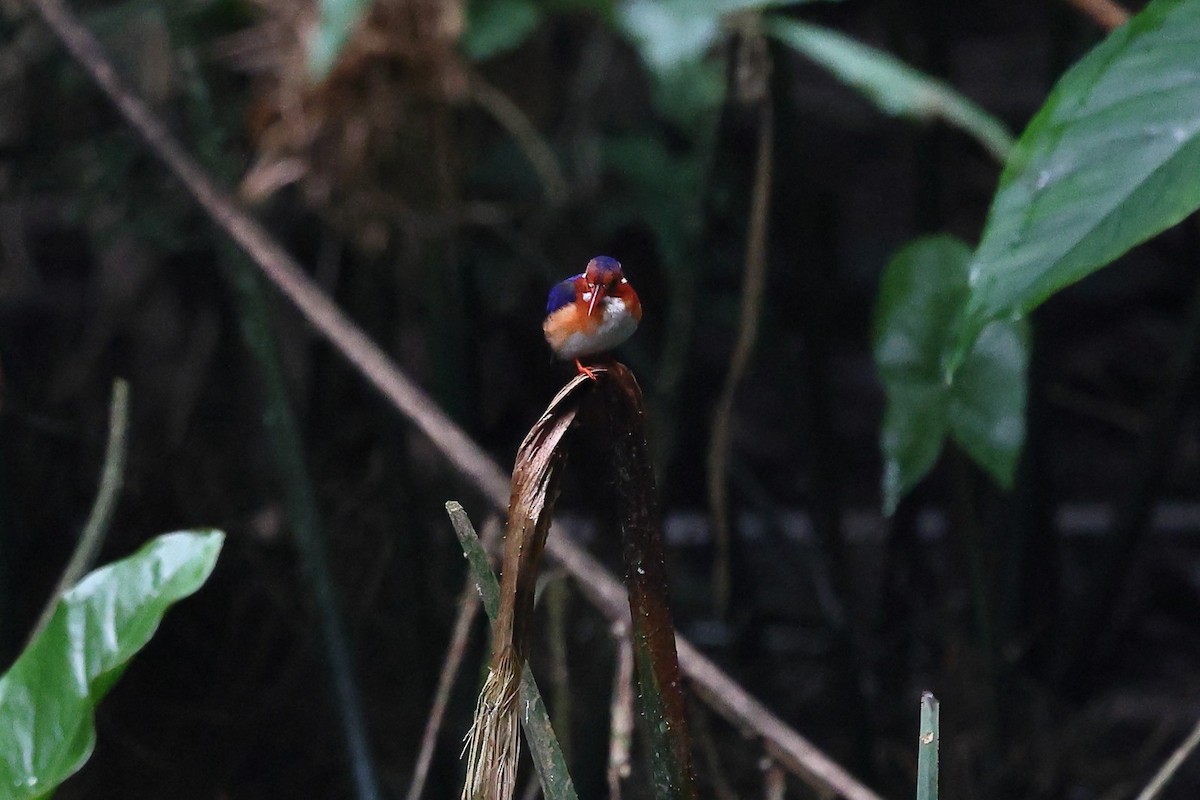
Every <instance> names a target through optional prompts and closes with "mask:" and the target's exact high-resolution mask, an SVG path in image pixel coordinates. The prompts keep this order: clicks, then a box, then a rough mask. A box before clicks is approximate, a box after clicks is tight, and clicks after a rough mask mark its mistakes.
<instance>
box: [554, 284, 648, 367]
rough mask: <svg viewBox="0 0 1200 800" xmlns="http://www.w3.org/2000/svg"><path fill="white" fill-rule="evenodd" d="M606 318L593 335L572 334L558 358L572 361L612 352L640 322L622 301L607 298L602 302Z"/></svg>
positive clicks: (630, 334) (560, 348)
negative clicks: (581, 357) (608, 351)
mask: <svg viewBox="0 0 1200 800" xmlns="http://www.w3.org/2000/svg"><path fill="white" fill-rule="evenodd" d="M600 302H601V303H602V304H603V306H604V316H603V318H602V319H601V320H600V324H599V325H597V326H596V330H594V331H592V332H591V333H572V334H571V335H570V336H568V337H567V338H566V341H564V342H563V344H562V346H561V347H559V348H558V357H559V358H561V359H563V360H567V361H569V360H571V359H573V358H579V357H580V356H590V355H595V354H596V353H603V352H605V351H607V350H612V349H613V348H614V347H616V346H617V345H619V344H621V343H622V342H624V341H625V340H626V339H628V338H629V337H630V336H632V335H633V332H634V331H635V330H637V326H638V321H637V319H636V318H635V317H634V316H633V314H630V313H629V309H627V308H626V307H625V303H623V302H622V301H621V300H620V299H618V298H616V297H606V298H604V299H603V300H601V301H600Z"/></svg>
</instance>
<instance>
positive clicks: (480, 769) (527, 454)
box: [462, 375, 589, 800]
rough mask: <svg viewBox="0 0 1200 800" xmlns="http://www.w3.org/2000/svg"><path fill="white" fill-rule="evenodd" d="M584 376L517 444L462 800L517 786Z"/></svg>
mask: <svg viewBox="0 0 1200 800" xmlns="http://www.w3.org/2000/svg"><path fill="white" fill-rule="evenodd" d="M588 380H589V379H588V378H587V377H586V376H583V375H577V376H576V377H575V379H574V380H572V381H571V382H570V383H568V384H567V385H566V386H564V387H563V388H562V390H560V391H559V393H558V394H557V395H556V396H555V397H554V399H553V400H552V401H551V402H550V406H549V408H547V409H546V412H545V413H544V414H542V416H541V417H540V418H539V419H538V421H537V422H536V423H534V426H533V428H532V430H530V431H529V434H528V435H527V436H526V437H525V440H524V441H523V442H522V443H521V446H520V448H518V450H517V458H516V465H515V466H514V467H513V476H512V499H511V501H510V502H509V505H508V524H507V526H506V527H505V531H504V562H503V571H502V573H501V578H500V609H499V612H498V613H497V614H496V622H495V624H494V625H493V626H492V661H491V668H490V670H489V671H488V676H487V679H486V680H485V681H484V684H483V688H482V689H480V691H479V700H478V703H477V704H476V707H475V719H474V720H473V721H472V723H471V731H470V733H468V734H467V743H466V747H465V748H464V754H465V755H466V757H467V776H466V780H465V782H464V783H463V792H462V798H463V800H511V799H512V797H513V794H514V792H515V790H516V780H517V761H518V756H519V754H520V743H521V739H520V735H519V730H518V729H519V722H520V721H519V715H518V714H517V706H518V703H517V699H518V698H519V697H520V688H521V671H522V670H523V669H524V668H525V662H526V661H527V660H528V655H529V619H530V617H531V616H532V614H533V597H534V590H535V589H536V588H537V574H538V566H539V564H540V562H541V559H542V552H543V550H544V549H545V546H546V535H547V534H548V533H549V532H550V519H551V517H552V516H553V513H554V501H555V499H556V498H557V495H558V484H559V480H560V477H561V474H562V469H561V467H562V464H563V461H564V459H565V458H566V450H565V448H563V447H561V446H560V445H561V444H562V440H563V437H564V436H565V435H566V433H567V431H568V430H570V428H571V426H572V424H574V422H575V414H576V412H577V410H578V408H577V402H578V398H577V394H576V390H577V389H579V387H581V386H583V385H584V384H585V383H587V382H588Z"/></svg>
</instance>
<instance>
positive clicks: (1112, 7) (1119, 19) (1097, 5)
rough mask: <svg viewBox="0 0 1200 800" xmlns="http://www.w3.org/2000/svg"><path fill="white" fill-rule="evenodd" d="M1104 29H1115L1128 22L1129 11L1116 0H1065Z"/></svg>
mask: <svg viewBox="0 0 1200 800" xmlns="http://www.w3.org/2000/svg"><path fill="white" fill-rule="evenodd" d="M1067 2H1068V3H1070V4H1071V5H1073V6H1075V7H1076V8H1077V9H1079V10H1080V11H1081V12H1083V13H1084V14H1086V15H1087V16H1089V17H1091V18H1092V21H1093V22H1095V23H1096V24H1097V25H1099V26H1100V27H1101V28H1104V29H1105V30H1106V31H1111V30H1115V29H1117V28H1119V27H1121V26H1122V25H1124V24H1125V23H1126V22H1129V12H1128V11H1126V10H1125V7H1124V6H1122V5H1121V4H1119V3H1117V2H1116V0H1067Z"/></svg>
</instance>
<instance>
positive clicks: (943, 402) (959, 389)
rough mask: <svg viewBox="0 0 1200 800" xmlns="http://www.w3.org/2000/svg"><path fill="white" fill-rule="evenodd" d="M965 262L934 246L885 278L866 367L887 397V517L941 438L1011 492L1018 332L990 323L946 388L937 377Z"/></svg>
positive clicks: (904, 253)
mask: <svg viewBox="0 0 1200 800" xmlns="http://www.w3.org/2000/svg"><path fill="white" fill-rule="evenodd" d="M970 257H971V250H970V248H968V247H967V246H966V245H965V244H963V243H962V242H961V241H959V240H957V239H955V238H953V237H949V236H933V237H928V238H924V239H919V240H917V241H916V242H913V243H912V244H910V245H908V246H907V247H905V248H904V249H902V250H901V251H900V252H899V253H897V254H896V256H895V257H894V258H893V259H892V261H891V263H889V264H888V266H887V269H886V270H885V272H884V276H883V282H882V285H881V286H880V291H879V303H878V307H877V309H876V326H875V363H876V366H877V368H878V369H879V374H880V377H881V378H882V380H883V385H884V389H885V391H886V393H887V409H886V411H885V412H884V420H883V431H882V434H881V438H880V443H881V446H882V449H883V456H884V473H883V504H884V509H885V511H886V512H887V513H889V514H890V513H891V512H892V511H894V510H895V507H896V504H897V503H898V502H899V501H900V498H901V497H902V496H903V495H904V494H906V493H907V492H908V491H909V490H910V489H912V487H913V486H915V485H916V484H917V482H918V481H920V480H921V478H923V477H924V476H925V475H926V473H928V472H929V470H930V469H932V468H933V465H934V463H935V462H936V461H937V458H938V455H939V454H940V453H941V450H942V444H943V442H944V440H945V438H946V436H952V437H953V438H954V440H955V441H956V442H958V443H959V444H960V445H961V446H962V448H963V449H964V450H965V451H966V452H967V454H968V455H970V456H971V457H972V458H973V459H974V460H975V461H976V462H977V463H979V464H980V466H982V467H983V468H984V469H986V470H987V471H988V472H989V473H990V474H991V475H992V477H993V478H995V479H996V480H997V481H998V482H999V483H1000V484H1001V485H1003V486H1008V485H1010V484H1011V482H1012V476H1013V472H1014V470H1015V469H1016V462H1017V457H1018V455H1019V454H1020V451H1021V445H1022V443H1023V440H1024V435H1025V425H1024V413H1025V381H1026V375H1025V372H1026V366H1027V364H1028V333H1027V330H1026V326H1025V324H1024V323H1021V322H1014V321H997V322H995V323H993V324H992V325H990V326H988V328H987V329H986V330H985V331H984V332H983V335H982V336H981V337H980V338H979V340H978V342H976V344H975V346H974V347H973V349H972V350H971V353H970V355H969V356H968V357H967V359H966V361H965V362H964V363H963V366H962V368H961V369H960V370H959V371H958V373H957V374H955V376H954V378H953V380H947V379H946V377H945V375H944V374H943V372H942V369H941V364H942V361H941V359H942V355H943V353H944V352H945V350H946V348H947V347H948V346H949V343H950V341H951V339H952V337H953V330H952V327H951V326H952V323H953V321H954V320H956V319H957V318H958V315H959V314H960V313H961V310H962V308H963V305H964V304H965V303H966V300H967V294H968V287H967V275H968V273H967V266H968V263H969V261H970Z"/></svg>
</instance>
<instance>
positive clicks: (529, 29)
mask: <svg viewBox="0 0 1200 800" xmlns="http://www.w3.org/2000/svg"><path fill="white" fill-rule="evenodd" d="M541 21H542V12H541V9H540V8H538V6H537V4H536V3H534V2H533V0H476V2H473V3H471V4H470V6H468V12H467V29H466V31H465V32H464V33H463V36H462V39H461V42H462V47H463V52H464V53H466V54H467V56H468V57H469V58H470V59H472V60H473V61H482V60H484V59H486V58H491V57H492V56H494V55H497V54H499V53H504V52H508V51H509V50H515V49H516V48H518V47H520V46H521V45H522V44H524V43H525V40H527V39H528V38H529V37H530V35H531V34H532V33H533V32H534V30H536V29H537V26H538V24H539V23H540V22H541Z"/></svg>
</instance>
